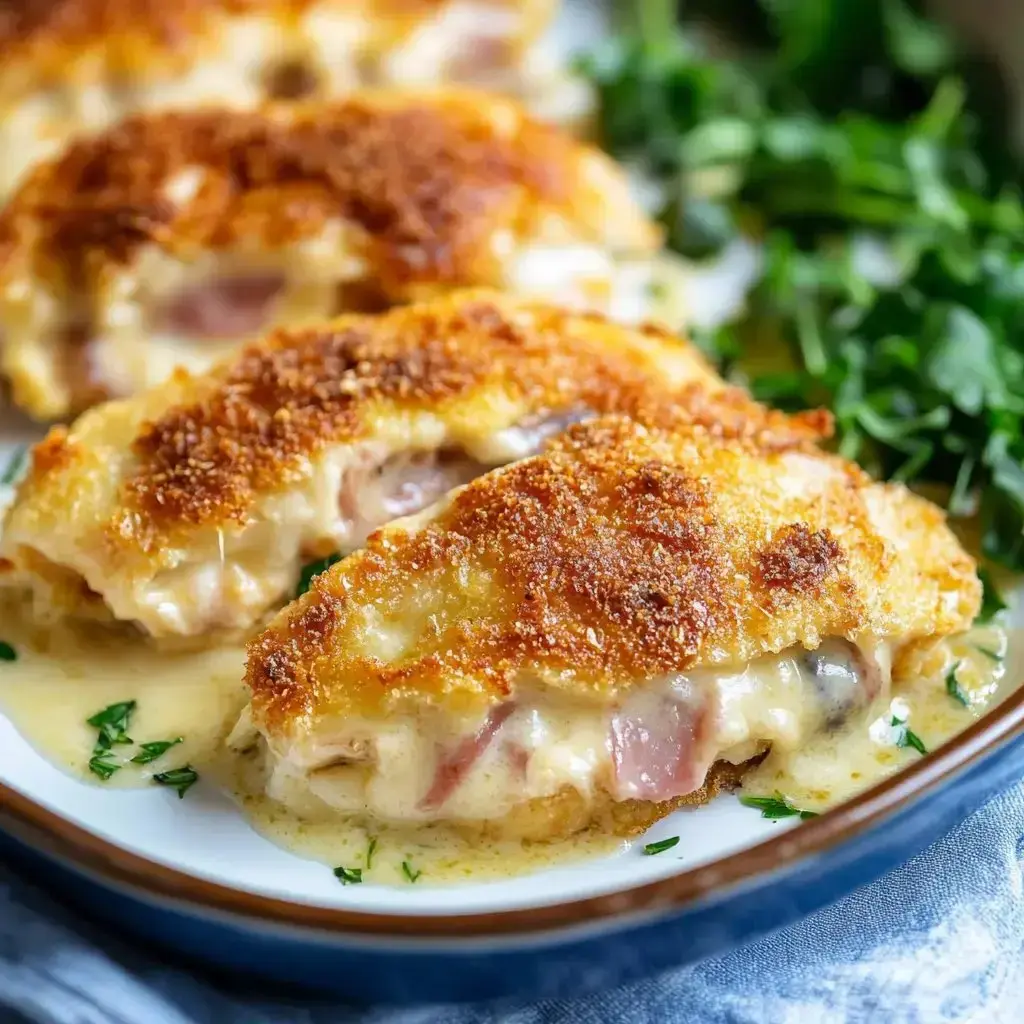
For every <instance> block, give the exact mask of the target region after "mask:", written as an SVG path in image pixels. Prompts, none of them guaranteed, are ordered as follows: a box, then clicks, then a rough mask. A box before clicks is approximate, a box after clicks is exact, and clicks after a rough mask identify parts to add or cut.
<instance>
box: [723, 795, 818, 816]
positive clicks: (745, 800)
mask: <svg viewBox="0 0 1024 1024" xmlns="http://www.w3.org/2000/svg"><path fill="white" fill-rule="evenodd" d="M740 803H741V804H743V806H744V807H753V808H755V809H757V810H759V811H760V812H761V817H762V818H768V819H770V820H775V819H776V818H793V817H796V816H797V815H799V816H800V818H801V820H804V821H806V820H807V819H808V818H816V817H818V813H817V811H802V810H801V809H800V808H799V807H794V806H793V805H792V804H791V803H790V802H789V800H787V799H786V797H784V796H783V795H782V794H781V793H780V792H778V790H776V792H775V795H774V796H741V797H740Z"/></svg>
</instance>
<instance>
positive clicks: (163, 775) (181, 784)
mask: <svg viewBox="0 0 1024 1024" xmlns="http://www.w3.org/2000/svg"><path fill="white" fill-rule="evenodd" d="M153 781H154V782H155V783H156V784H157V785H158V786H169V787H171V788H172V789H176V790H177V791H178V799H179V800H181V799H183V798H184V796H185V794H186V793H187V792H188V791H189V790H190V789H191V788H192V787H193V786H194V785H195V784H196V783H197V782H198V781H199V773H198V772H197V771H196V770H195V768H193V767H192V766H191V765H189V764H186V765H184V766H183V767H181V768H172V769H171V770H170V771H169V772H158V773H157V774H156V775H154V776H153Z"/></svg>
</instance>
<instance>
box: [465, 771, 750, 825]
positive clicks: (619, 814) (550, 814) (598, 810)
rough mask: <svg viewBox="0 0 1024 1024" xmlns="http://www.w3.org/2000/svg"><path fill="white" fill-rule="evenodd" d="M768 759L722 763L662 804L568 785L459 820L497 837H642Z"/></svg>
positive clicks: (732, 786) (727, 788)
mask: <svg viewBox="0 0 1024 1024" xmlns="http://www.w3.org/2000/svg"><path fill="white" fill-rule="evenodd" d="M763 759H764V754H759V755H758V756H757V757H754V758H751V759H750V760H749V761H745V762H743V764H731V763H730V762H728V761H716V762H715V763H714V764H713V765H712V766H711V767H710V768H709V769H708V773H707V775H706V776H705V778H704V783H703V785H702V786H701V787H700V789H696V790H694V791H693V792H692V793H685V794H684V795H683V796H677V797H675V798H673V799H672V800H662V801H659V802H657V803H655V802H652V801H650V800H616V799H615V798H614V797H613V796H612V795H611V794H610V793H608V792H607V791H606V790H603V789H602V790H600V791H599V792H598V793H597V794H596V795H595V797H594V798H593V799H588V798H587V797H585V796H584V795H583V794H582V793H580V791H579V790H578V789H575V788H573V787H571V786H565V787H563V788H562V789H560V790H559V791H558V792H557V793H554V794H553V795H551V796H546V797H536V798H534V799H533V800H528V801H527V802H526V803H524V804H520V805H518V806H517V807H515V808H513V809H512V810H511V811H510V812H509V813H508V814H506V815H505V816H504V817H503V818H498V819H485V820H481V821H477V822H455V823H454V824H456V825H457V826H458V827H459V828H460V830H463V831H465V832H467V833H468V834H470V835H471V836H475V837H481V838H493V839H512V838H514V839H526V840H537V841H546V840H551V839H560V838H563V837H565V836H571V835H575V834H576V833H577V832H582V831H583V830H584V829H588V828H593V829H596V830H597V831H599V832H603V833H610V834H612V835H616V836H636V835H640V834H641V833H642V832H646V831H647V829H649V828H650V827H651V826H652V825H653V824H654V823H655V822H656V821H660V820H661V819H662V818H664V817H666V816H667V815H669V814H671V813H672V812H673V811H678V810H679V809H680V808H682V807H700V806H702V805H703V804H706V803H708V802H709V801H711V800H713V799H714V798H715V797H716V796H718V795H719V794H720V793H723V792H729V791H730V790H733V789H736V787H737V786H739V784H740V783H741V782H742V781H743V776H744V775H745V774H746V773H747V772H748V771H749V770H750V769H751V768H753V767H755V766H756V765H757V764H759V763H760V762H761V761H762V760H763Z"/></svg>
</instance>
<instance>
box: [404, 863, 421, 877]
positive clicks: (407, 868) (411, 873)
mask: <svg viewBox="0 0 1024 1024" xmlns="http://www.w3.org/2000/svg"><path fill="white" fill-rule="evenodd" d="M402 874H403V875H405V877H406V879H407V880H408V881H409V882H415V881H416V879H417V878H419V877H420V875H422V874H423V872H422V871H414V870H413V868H412V865H411V864H410V863H409V862H408V861H407V860H403V861H402Z"/></svg>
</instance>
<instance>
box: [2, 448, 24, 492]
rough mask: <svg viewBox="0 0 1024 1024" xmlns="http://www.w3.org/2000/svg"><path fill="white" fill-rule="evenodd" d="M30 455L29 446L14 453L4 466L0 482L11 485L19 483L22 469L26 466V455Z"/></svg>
mask: <svg viewBox="0 0 1024 1024" xmlns="http://www.w3.org/2000/svg"><path fill="white" fill-rule="evenodd" d="M26 455H28V449H27V448H19V449H18V450H17V451H16V452H15V453H14V455H12V456H11V459H10V461H9V462H8V463H7V465H6V466H5V467H4V471H3V474H2V475H0V484H3V485H5V486H7V487H9V486H10V485H11V484H14V483H17V481H18V479H19V478H20V477H21V471H22V470H23V469H24V468H25V456H26Z"/></svg>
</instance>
